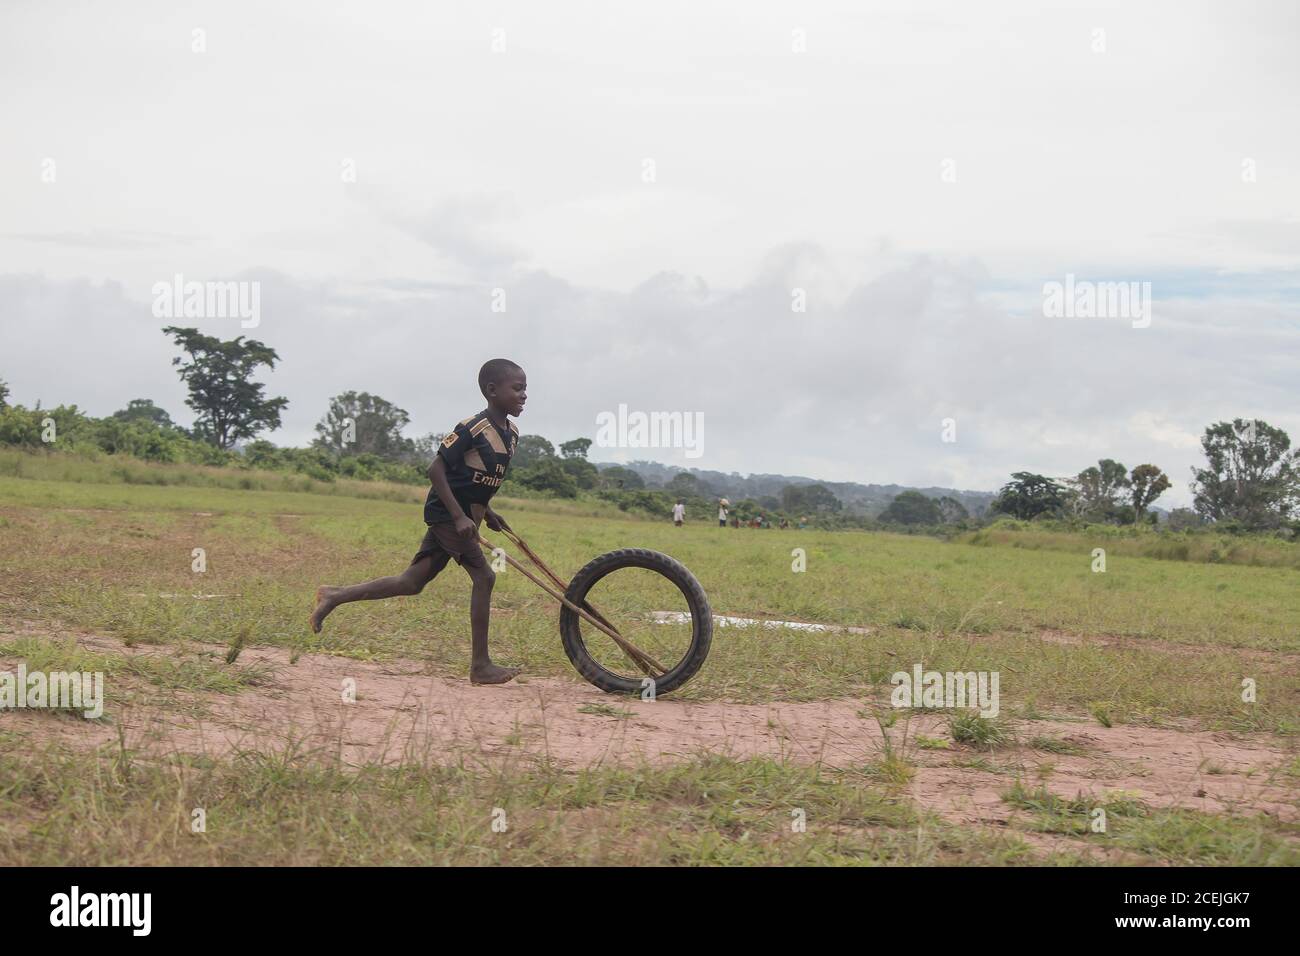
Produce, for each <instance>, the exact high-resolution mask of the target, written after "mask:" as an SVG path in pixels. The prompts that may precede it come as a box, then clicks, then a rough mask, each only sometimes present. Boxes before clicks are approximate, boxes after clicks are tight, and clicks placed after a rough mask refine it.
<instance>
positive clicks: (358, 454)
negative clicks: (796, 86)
mask: <svg viewBox="0 0 1300 956" xmlns="http://www.w3.org/2000/svg"><path fill="white" fill-rule="evenodd" d="M163 332H164V333H165V334H167V335H168V336H170V337H171V338H172V339H173V340H174V342H175V344H176V345H177V346H178V348H179V349H180V350H181V352H182V353H183V354H182V355H181V356H179V357H177V358H176V359H174V360H173V362H174V364H175V365H176V367H177V374H178V375H179V376H180V378H181V379H182V381H183V382H184V383H185V384H186V387H187V389H188V392H189V397H188V398H187V399H186V404H187V405H188V406H189V407H190V408H191V409H192V410H193V411H194V413H195V421H194V425H193V426H192V427H191V428H188V429H186V428H183V427H181V426H179V425H177V424H176V423H175V422H174V421H173V420H172V418H171V416H170V414H169V413H168V412H167V411H166V410H165V409H162V408H160V407H159V406H158V405H156V404H155V403H154V402H152V401H150V400H148V399H135V400H133V401H131V402H129V403H128V404H127V406H126V407H125V408H123V409H119V410H118V411H116V412H114V413H113V414H112V415H110V416H108V417H106V418H94V417H92V416H89V415H86V414H85V413H83V412H82V411H80V410H79V409H78V408H77V407H76V406H75V405H67V406H64V405H60V406H58V407H56V408H51V409H42V408H40V404H39V403H37V406H36V407H35V408H30V409H29V408H26V407H24V406H22V405H13V404H10V403H9V388H8V386H7V385H6V384H5V383H4V382H3V381H0V445H9V446H17V447H23V448H29V449H39V448H46V449H53V448H57V449H59V450H62V451H70V452H81V453H88V454H108V455H128V456H131V457H134V458H139V459H142V460H144V461H154V462H170V463H188V464H196V465H217V466H222V465H224V466H233V467H238V468H254V469H264V470H270V471H281V472H287V473H295V474H300V475H304V476H307V477H308V478H311V479H313V480H316V481H322V482H329V481H333V480H335V479H339V478H343V479H353V480H361V481H375V480H379V481H390V482H400V483H405V484H414V485H422V484H424V483H426V482H427V480H428V479H427V477H426V469H427V468H428V465H429V462H430V461H431V460H432V459H433V455H434V453H435V450H436V448H437V447H438V443H439V441H441V439H442V437H443V436H442V435H440V434H436V433H430V434H428V435H424V436H422V437H420V438H417V439H411V438H407V437H405V436H404V435H403V434H402V431H403V430H404V429H405V428H406V427H407V426H408V425H409V424H410V416H409V414H408V413H407V412H406V411H405V410H404V409H401V408H398V407H397V406H396V405H394V404H392V403H391V402H389V401H387V400H385V399H383V398H381V397H379V396H378V395H372V394H370V393H368V392H355V391H348V392H343V393H341V394H339V395H336V396H335V397H334V398H332V399H331V400H330V402H329V405H328V407H327V408H326V410H325V413H324V415H323V416H322V418H321V419H320V421H319V422H318V423H317V425H316V438H315V439H314V440H313V441H312V443H311V445H310V447H307V448H282V447H278V446H276V445H274V444H273V443H271V442H269V441H266V440H265V439H261V438H258V437H257V436H258V435H260V434H261V433H263V432H267V431H274V430H275V429H277V428H279V427H280V415H281V412H282V411H283V410H284V409H285V408H286V407H287V406H288V399H287V398H284V397H276V398H268V397H267V396H266V395H265V394H264V390H265V386H264V385H263V384H261V383H258V382H256V381H254V380H253V378H252V376H253V374H254V373H255V372H256V371H257V370H258V369H259V368H261V367H266V368H274V366H275V363H276V362H277V361H279V356H278V355H277V354H276V353H275V351H274V350H273V349H271V348H269V347H267V346H266V345H264V344H263V343H261V342H258V341H256V340H251V339H250V340H245V339H244V337H243V336H240V337H238V338H235V339H232V340H227V341H223V340H221V339H218V338H215V337H212V336H206V335H203V334H201V333H200V332H199V331H198V330H197V329H192V328H178V327H175V326H169V327H167V328H165V329H163ZM591 445H592V442H591V440H590V439H588V438H575V439H572V440H570V441H566V442H564V443H562V444H561V445H560V446H559V448H558V449H557V448H556V447H555V446H554V445H552V444H551V442H549V441H548V440H547V439H545V438H542V437H541V436H539V435H525V436H523V437H521V438H520V440H519V444H518V447H517V450H516V454H515V458H514V461H513V462H512V464H511V468H510V472H509V475H508V477H507V480H506V484H505V485H504V486H503V488H502V491H503V492H508V493H511V494H516V495H524V496H542V497H558V498H576V497H578V496H579V495H591V496H595V497H598V498H600V499H603V500H606V501H609V502H611V503H613V504H614V505H616V506H617V507H618V508H620V509H621V510H623V511H628V512H637V513H643V514H646V515H652V516H657V517H662V518H666V517H667V516H668V515H669V514H670V512H671V510H672V506H673V504H674V503H675V502H677V501H683V502H685V503H686V507H687V514H688V516H689V518H690V520H707V521H716V520H717V509H718V507H719V503H720V500H721V499H724V498H725V499H727V500H728V518H729V519H735V520H738V521H740V522H742V523H745V524H757V525H759V526H763V527H779V526H781V524H782V522H785V523H786V524H788V525H799V524H811V525H813V526H816V527H822V528H864V529H869V528H878V527H884V528H892V529H896V530H904V531H917V532H934V531H939V532H942V533H948V534H951V533H954V532H961V531H968V530H972V529H975V528H978V527H981V526H982V525H984V524H987V523H988V522H989V521H992V520H996V519H998V518H999V517H1003V516H1009V517H1012V518H1016V519H1019V520H1021V521H1055V522H1066V523H1068V524H1070V525H1071V526H1081V525H1085V524H1089V525H1097V524H1104V525H1115V526H1120V525H1125V524H1139V525H1140V524H1155V523H1156V521H1157V516H1156V514H1155V513H1154V512H1153V511H1152V510H1151V509H1152V505H1153V503H1154V502H1155V501H1156V500H1157V499H1158V498H1159V497H1160V496H1161V495H1162V494H1163V493H1164V492H1165V491H1167V490H1168V489H1169V488H1170V487H1171V485H1172V482H1171V481H1170V479H1169V477H1168V476H1167V475H1166V474H1165V473H1164V472H1163V471H1162V470H1161V469H1160V468H1159V467H1158V466H1156V465H1153V464H1141V465H1138V466H1136V467H1134V468H1133V469H1131V470H1130V469H1128V468H1126V467H1125V466H1124V465H1123V464H1121V463H1119V462H1117V461H1114V460H1112V459H1109V458H1107V459H1102V460H1101V461H1099V462H1098V463H1097V464H1096V465H1094V466H1090V467H1087V468H1085V469H1083V470H1082V471H1080V472H1079V473H1078V474H1077V475H1074V476H1072V477H1069V478H1064V479H1060V478H1052V477H1048V476H1044V475H1039V474H1035V473H1033V472H1028V471H1019V472H1015V473H1014V474H1012V475H1011V477H1010V480H1009V481H1008V482H1007V483H1006V484H1005V485H1004V486H1003V487H1002V488H1001V489H1000V490H999V491H998V493H997V494H996V495H995V496H993V497H992V499H991V501H988V500H987V498H988V496H987V495H985V494H982V493H973V492H958V491H951V492H950V493H940V494H937V495H927V494H925V493H923V492H922V491H919V490H915V489H908V490H903V491H900V492H899V493H897V494H894V495H892V496H890V497H889V498H888V500H887V501H885V502H883V503H881V505H880V507H879V508H878V509H876V508H874V507H873V504H874V502H873V497H874V496H876V495H878V494H879V491H880V489H881V486H864V485H857V484H853V483H830V482H827V483H821V482H812V481H808V480H805V479H784V478H782V476H775V475H751V476H749V477H748V478H742V477H741V476H739V475H723V474H722V473H720V472H701V473H697V472H694V471H686V470H684V469H672V468H670V467H669V466H664V465H659V464H657V463H649V462H635V463H633V465H632V466H631V467H625V466H620V465H612V466H611V465H607V466H604V467H602V468H597V467H596V465H594V464H592V463H591V462H590V461H588V460H587V454H588V451H589V450H590V448H591ZM1201 447H1202V449H1203V451H1204V452H1205V456H1206V465H1205V467H1203V468H1196V469H1193V479H1192V482H1191V486H1190V487H1191V490H1192V493H1193V507H1192V508H1190V509H1187V508H1181V509H1177V510H1175V511H1174V512H1172V513H1171V514H1170V515H1169V518H1168V522H1167V524H1168V525H1169V526H1170V527H1172V528H1174V529H1180V528H1194V527H1197V526H1200V525H1204V524H1213V525H1214V526H1215V527H1216V528H1217V529H1218V530H1222V531H1269V532H1277V533H1279V534H1281V535H1282V536H1288V537H1290V536H1295V535H1297V534H1298V533H1300V450H1292V449H1291V439H1290V436H1288V435H1287V433H1286V432H1284V431H1283V430H1282V429H1280V428H1275V427H1273V426H1271V425H1269V424H1268V423H1267V422H1264V421H1261V420H1259V419H1255V420H1246V419H1240V418H1238V419H1234V420H1233V421H1232V422H1217V423H1215V424H1213V425H1210V426H1208V427H1207V428H1206V429H1205V434H1204V436H1203V437H1202V439H1201ZM894 487H896V486H894ZM837 491H838V492H839V493H838V494H837ZM940 491H941V492H942V490H940ZM737 492H739V494H737Z"/></svg>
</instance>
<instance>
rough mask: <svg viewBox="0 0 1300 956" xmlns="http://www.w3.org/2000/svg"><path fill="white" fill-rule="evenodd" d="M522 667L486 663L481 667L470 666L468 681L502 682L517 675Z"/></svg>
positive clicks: (475, 682) (478, 682) (481, 682)
mask: <svg viewBox="0 0 1300 956" xmlns="http://www.w3.org/2000/svg"><path fill="white" fill-rule="evenodd" d="M521 670H523V668H522V667H498V666H497V665H496V664H487V665H485V666H483V667H471V668H470V671H469V682H470V683H471V684H504V683H506V682H507V681H512V680H514V679H515V678H516V677H518V676H519V672H520V671H521Z"/></svg>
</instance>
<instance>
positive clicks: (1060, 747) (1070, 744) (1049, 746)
mask: <svg viewBox="0 0 1300 956" xmlns="http://www.w3.org/2000/svg"><path fill="white" fill-rule="evenodd" d="M1029 747H1030V749H1031V750H1042V751H1046V752H1047V753H1051V754H1065V755H1067V756H1075V755H1078V754H1083V753H1087V748H1086V747H1084V746H1083V745H1082V744H1077V743H1075V742H1074V741H1072V740H1066V739H1065V738H1063V737H1031V738H1030V740H1029Z"/></svg>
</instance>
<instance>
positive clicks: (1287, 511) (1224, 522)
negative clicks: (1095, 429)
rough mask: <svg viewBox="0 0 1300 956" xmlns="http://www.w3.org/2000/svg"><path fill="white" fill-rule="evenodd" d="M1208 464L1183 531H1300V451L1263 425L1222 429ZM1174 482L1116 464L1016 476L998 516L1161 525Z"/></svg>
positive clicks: (1240, 422) (1197, 472)
mask: <svg viewBox="0 0 1300 956" xmlns="http://www.w3.org/2000/svg"><path fill="white" fill-rule="evenodd" d="M1201 448H1202V450H1203V451H1204V452H1205V458H1206V465H1205V467H1202V468H1195V467H1194V468H1193V469H1192V482H1191V486H1190V487H1191V491H1192V495H1193V499H1192V504H1193V507H1192V508H1191V509H1186V508H1180V509H1175V510H1174V511H1173V512H1172V513H1171V514H1170V522H1171V524H1172V525H1173V526H1174V527H1175V528H1184V527H1189V526H1192V525H1196V524H1203V523H1208V522H1213V523H1215V524H1216V525H1218V526H1221V527H1224V528H1227V529H1237V530H1243V531H1273V530H1277V529H1278V528H1282V527H1284V526H1287V525H1296V524H1300V449H1296V450H1292V449H1291V438H1290V436H1288V435H1287V433H1286V432H1285V431H1283V430H1282V429H1280V428H1275V427H1274V426H1272V425H1270V424H1268V423H1267V422H1265V421H1263V420H1261V419H1241V418H1235V419H1233V420H1232V421H1231V422H1215V423H1214V424H1213V425H1210V426H1208V427H1207V428H1206V429H1205V434H1204V435H1203V436H1202V437H1201ZM1171 485H1172V483H1171V482H1170V480H1169V476H1168V475H1166V474H1165V473H1164V472H1163V471H1161V470H1160V469H1159V468H1158V467H1156V466H1155V465H1150V464H1144V465H1138V466H1137V467H1136V468H1134V469H1133V470H1132V471H1129V470H1127V469H1126V468H1125V467H1124V465H1122V464H1121V463H1119V462H1117V461H1114V460H1113V459H1110V458H1104V459H1102V460H1101V461H1099V462H1097V464H1096V465H1094V466H1092V467H1090V468H1085V469H1084V470H1083V471H1081V472H1079V474H1077V475H1076V476H1074V477H1073V478H1069V479H1065V480H1064V481H1058V480H1057V479H1054V478H1048V477H1046V476H1044V475H1039V474H1035V473H1033V472H1028V471H1018V472H1015V473H1014V474H1012V476H1011V480H1010V481H1008V482H1007V483H1006V484H1005V485H1003V486H1002V488H1001V490H1000V491H999V492H998V497H997V499H996V500H995V501H994V503H993V508H992V510H993V511H995V512H998V513H1002V514H1007V515H1011V516H1013V517H1016V518H1020V519H1022V520H1025V521H1031V520H1034V519H1035V518H1039V517H1050V518H1060V517H1074V518H1081V519H1083V520H1087V521H1094V522H1099V523H1112V524H1132V523H1135V522H1154V521H1155V515H1154V514H1153V513H1152V512H1150V510H1149V509H1150V508H1151V505H1152V504H1153V503H1154V502H1155V501H1156V499H1157V498H1159V497H1160V496H1161V495H1162V494H1164V492H1165V491H1167V490H1168V489H1169V488H1170V487H1171Z"/></svg>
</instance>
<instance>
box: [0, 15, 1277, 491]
mask: <svg viewBox="0 0 1300 956" xmlns="http://www.w3.org/2000/svg"><path fill="white" fill-rule="evenodd" d="M195 31H201V32H199V33H196V32H195ZM1298 49H1300V5H1297V4H1295V3H1292V2H1279V3H1229V2H1210V3H1192V2H1168V3H1159V2H1145V3H1140V4H1139V3H1121V4H1113V5H1112V4H1099V3H1090V4H1066V3H1057V4H1053V3H1042V2H1025V3H979V4H975V3H969V2H952V3H897V4H893V3H880V4H863V3H843V4H840V3H813V2H808V0H798V2H790V3H762V2H745V3H729V4H721V3H714V4H710V3H703V2H690V3H673V2H667V0H658V2H656V3H652V4H613V3H608V2H606V3H599V2H596V3H559V2H548V3H538V2H523V3H502V2H474V3H469V2H467V3H456V4H452V3H438V4H429V3H415V2H411V3H383V2H374V0H368V2H362V3H355V4H343V3H296V4H288V3H283V4H277V3H266V2H258V3H242V2H221V3H194V4H178V3H174V2H158V3H121V4H94V3H60V2H19V0H7V2H6V3H4V5H3V6H0V80H2V81H3V89H4V91H5V93H4V96H3V98H2V99H0V128H2V129H3V130H4V134H3V137H0V334H2V341H3V347H2V348H0V378H3V379H5V380H7V381H8V382H9V383H10V386H11V389H12V395H11V400H12V401H16V402H22V403H24V404H28V405H31V404H34V403H35V401H36V400H37V399H39V400H41V401H42V402H43V403H44V404H45V405H56V404H60V403H76V404H77V405H79V406H81V407H82V408H83V409H85V410H87V411H89V412H91V413H92V414H97V415H103V414H108V413H110V412H112V411H114V410H115V409H118V408H120V407H122V406H123V405H125V403H126V402H127V401H128V400H129V399H132V398H137V397H147V398H152V399H154V400H155V401H157V402H158V403H159V404H161V405H163V406H164V407H166V408H167V409H168V410H169V411H170V412H171V413H172V414H173V416H174V417H175V418H177V420H179V421H183V422H186V423H188V422H189V421H190V420H191V419H192V415H191V413H190V412H189V410H188V409H186V408H185V406H184V397H185V395H184V390H183V388H182V386H181V384H180V382H179V381H178V379H177V378H176V375H175V371H174V370H173V369H172V367H171V365H170V359H171V357H172V355H173V354H175V351H174V347H173V346H172V345H171V344H170V343H169V342H168V340H167V339H166V338H165V337H164V336H163V335H162V333H161V332H160V331H159V329H160V327H161V326H162V325H164V324H168V323H167V322H166V321H161V320H159V319H158V318H156V317H155V316H154V314H153V311H152V300H153V296H152V294H151V288H152V286H153V285H154V283H157V282H159V281H170V280H171V278H172V277H173V276H174V275H176V274H178V273H179V274H182V275H183V276H184V277H185V278H186V279H187V280H197V281H207V280H221V279H243V280H247V281H258V282H260V283H261V285H260V288H261V321H260V325H259V326H258V327H257V328H256V329H251V330H242V329H241V328H240V327H239V321H238V320H237V319H223V318H208V319H197V320H187V321H183V322H181V323H180V324H194V325H198V326H199V327H200V328H201V329H203V331H205V332H208V333H211V334H219V335H222V336H223V337H228V338H233V337H234V336H235V335H239V334H241V333H242V334H247V335H250V336H253V337H256V338H257V339H259V340H261V341H264V342H266V343H267V344H268V345H270V346H272V347H273V348H275V349H276V350H277V351H278V352H279V354H280V356H281V359H282V363H281V365H280V366H279V367H278V368H277V369H276V370H275V371H274V372H272V373H269V374H265V375H263V376H262V378H263V380H265V381H266V382H267V383H268V386H269V392H270V394H273V395H284V396H287V397H288V399H289V402H290V404H289V408H288V411H287V414H286V415H285V417H284V427H283V428H282V429H281V430H279V431H278V432H275V433H274V434H272V435H270V436H269V437H271V438H272V440H274V441H276V442H277V443H279V444H303V443H306V442H307V441H308V440H309V439H310V437H311V435H312V425H313V424H314V422H315V421H316V420H318V419H319V418H320V417H321V415H322V414H323V413H324V411H325V407H326V402H327V400H328V397H329V396H330V395H333V394H336V393H338V392H340V391H343V390H346V389H357V390H368V391H371V392H376V393H378V394H380V395H382V396H384V397H385V398H387V399H389V400H391V401H393V402H395V403H396V404H398V405H400V406H402V407H403V408H406V409H407V410H408V411H409V412H410V414H411V416H412V419H413V422H412V426H411V428H410V429H409V430H408V434H410V435H412V436H414V435H417V434H421V433H423V432H428V431H445V430H446V429H448V428H449V427H450V426H451V424H453V423H454V422H456V421H457V420H459V419H461V418H463V417H465V416H466V415H468V414H470V413H472V412H474V411H476V410H477V409H479V408H481V407H482V404H483V403H482V399H481V397H480V396H479V395H478V393H477V389H476V386H475V382H474V378H475V374H476V371H477V368H478V366H479V365H480V364H481V363H482V361H484V360H485V359H487V358H490V357H495V356H498V355H503V356H506V357H510V358H513V359H515V360H516V361H518V362H519V363H520V364H522V365H523V366H524V367H525V369H526V370H527V372H528V378H529V393H530V401H529V405H528V409H527V410H526V412H525V414H524V416H523V418H522V419H521V421H520V425H521V428H522V430H523V431H524V432H525V433H530V432H531V433H540V434H542V435H545V436H547V437H548V438H551V439H552V440H554V441H557V442H558V441H562V440H565V439H568V438H571V437H575V436H579V435H585V436H587V437H594V436H595V421H596V416H597V414H599V413H600V412H602V411H611V410H615V409H616V408H617V407H618V405H619V404H620V403H625V404H627V405H628V406H629V408H631V409H633V410H637V409H640V410H645V411H684V412H692V413H693V412H699V413H702V414H703V416H704V423H705V432H704V445H703V454H702V455H701V456H700V457H699V458H696V459H690V460H688V459H686V458H685V457H684V455H683V453H682V452H681V451H680V450H672V449H662V450H656V449H646V450H635V451H631V452H618V451H617V450H612V449H611V450H601V449H596V450H594V451H593V457H594V458H600V459H604V460H613V459H616V458H619V457H645V458H654V459H657V460H661V461H665V462H669V463H675V464H683V465H693V466H696V467H701V468H710V469H718V470H723V471H732V470H736V471H740V472H742V473H748V472H780V473H786V474H805V475H811V476H815V477H820V478H825V479H830V480H840V481H862V482H898V483H904V484H915V485H946V486H955V487H959V488H969V489H993V488H996V487H997V486H998V485H1000V484H1001V483H1002V482H1003V481H1005V480H1006V477H1007V475H1008V474H1009V473H1010V472H1011V471H1015V470H1021V469H1028V470H1034V471H1040V472H1043V473H1046V474H1051V475H1066V474H1073V473H1075V472H1077V471H1079V470H1080V469H1081V468H1083V467H1085V466H1087V465H1088V464H1090V463H1092V462H1095V461H1096V459H1097V458H1099V457H1114V458H1117V459H1119V460H1121V461H1123V462H1125V463H1126V464H1128V465H1129V466H1130V467H1131V466H1133V465H1136V464H1139V463H1141V462H1147V461H1150V462H1153V463H1155V464H1158V465H1160V466H1162V467H1163V468H1165V470H1166V471H1167V472H1168V473H1169V475H1170V477H1171V479H1173V481H1174V488H1173V489H1172V490H1171V492H1169V493H1168V494H1167V495H1166V496H1165V498H1164V499H1162V500H1161V502H1160V503H1161V504H1162V505H1165V506H1173V505H1177V504H1185V503H1187V502H1188V500H1189V497H1190V496H1189V495H1188V492H1187V480H1188V477H1189V469H1190V467H1191V466H1192V465H1193V464H1195V463H1197V462H1199V461H1200V460H1201V455H1200V451H1199V446H1198V436H1199V435H1200V433H1201V432H1202V431H1203V430H1204V428H1205V426H1206V425H1207V424H1209V423H1211V422H1213V421H1217V420H1220V419H1225V418H1232V417H1236V416H1248V417H1256V416H1257V417H1260V418H1263V419H1265V420H1267V421H1269V422H1271V423H1273V424H1275V425H1280V426H1282V427H1284V428H1286V429H1287V430H1288V431H1290V433H1291V434H1292V436H1293V437H1295V438H1296V439H1298V440H1300V57H1297V50H1298ZM351 173H354V175H351ZM651 173H652V174H653V175H651ZM352 179H355V181H351V180H352ZM647 180H650V181H647ZM1067 274H1073V275H1074V276H1075V277H1076V278H1077V279H1079V280H1089V281H1098V282H1104V281H1118V280H1126V281H1128V280H1131V281H1137V282H1150V283H1151V294H1152V298H1153V305H1152V310H1151V323H1150V326H1149V327H1147V328H1134V327H1133V323H1132V322H1130V321H1128V320H1127V319H1125V318H1107V319H1100V318H1099V319H1069V318H1055V317H1047V316H1045V315H1044V309H1043V299H1044V297H1043V286H1044V283H1047V282H1053V281H1056V282H1064V281H1065V277H1066V275H1067ZM494 289H502V290H504V293H505V304H506V311H505V312H504V313H496V312H493V311H492V303H493V290H494ZM796 289H802V290H804V293H805V295H806V303H807V305H806V311H805V312H801V313H800V312H794V311H792V302H793V298H792V297H793V296H794V295H795V292H794V290H796ZM945 418H952V419H955V421H956V438H957V440H956V441H955V442H950V443H948V442H943V441H942V440H941V429H942V425H941V422H942V420H943V419H945Z"/></svg>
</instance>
